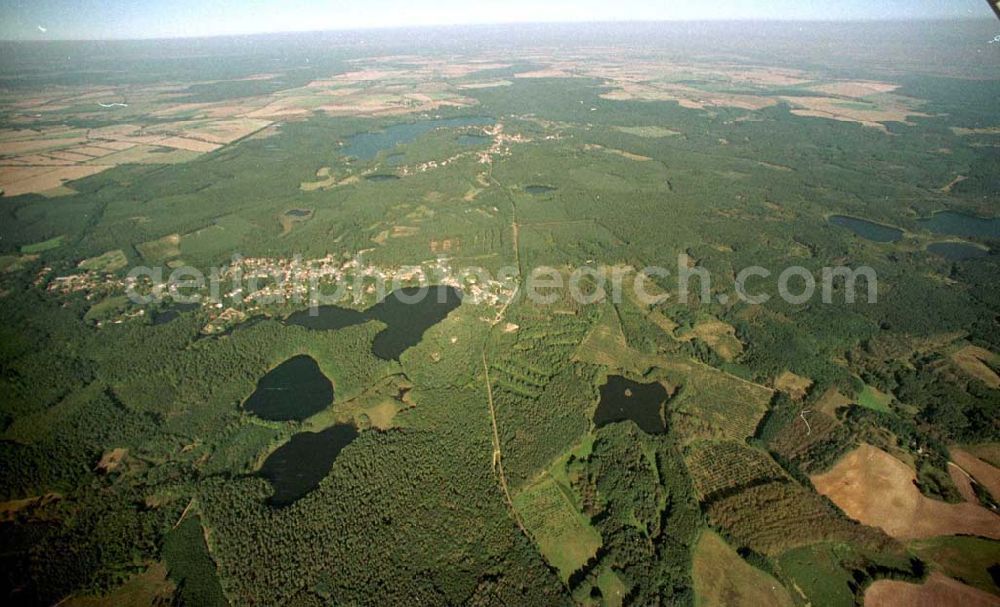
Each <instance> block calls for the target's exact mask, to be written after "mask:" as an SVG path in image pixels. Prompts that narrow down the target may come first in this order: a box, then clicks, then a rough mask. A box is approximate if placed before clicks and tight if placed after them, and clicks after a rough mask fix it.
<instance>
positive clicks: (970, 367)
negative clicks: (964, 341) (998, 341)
mask: <svg viewBox="0 0 1000 607" xmlns="http://www.w3.org/2000/svg"><path fill="white" fill-rule="evenodd" d="M951 360H952V362H954V363H955V365H956V366H957V367H958V368H959V369H961V370H962V371H964V372H966V373H967V374H969V375H970V376H972V377H974V378H976V379H978V380H979V381H981V382H983V383H984V384H986V385H987V386H988V387H990V388H992V389H994V390H997V389H1000V376H998V375H997V374H996V372H995V371H994V370H993V369H992V368H990V365H994V366H1000V356H998V355H996V354H994V353H993V352H990V351H989V350H987V349H986V348H980V347H978V346H965V347H964V348H962V349H961V350H959V351H957V352H955V353H954V354H952V355H951Z"/></svg>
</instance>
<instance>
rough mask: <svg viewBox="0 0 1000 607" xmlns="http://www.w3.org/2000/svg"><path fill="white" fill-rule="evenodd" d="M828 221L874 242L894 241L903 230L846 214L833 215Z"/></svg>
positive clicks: (899, 236)
mask: <svg viewBox="0 0 1000 607" xmlns="http://www.w3.org/2000/svg"><path fill="white" fill-rule="evenodd" d="M830 223H832V224H833V225H836V226H840V227H842V228H847V229H848V230H850V231H852V232H854V233H855V234H857V235H858V236H860V237H862V238H865V239H867V240H872V241H875V242H896V241H897V240H899V239H900V238H902V237H903V231H902V230H900V229H899V228H894V227H892V226H887V225H883V224H881V223H875V222H873V221H868V220H866V219H858V218H857V217H848V216H847V215H833V216H832V217H830Z"/></svg>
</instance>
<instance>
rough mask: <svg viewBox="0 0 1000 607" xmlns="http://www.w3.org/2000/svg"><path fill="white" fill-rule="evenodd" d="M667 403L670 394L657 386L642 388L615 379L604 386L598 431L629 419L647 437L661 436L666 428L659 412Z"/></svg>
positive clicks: (595, 420) (647, 385)
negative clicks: (652, 435)
mask: <svg viewBox="0 0 1000 607" xmlns="http://www.w3.org/2000/svg"><path fill="white" fill-rule="evenodd" d="M666 400H667V390H666V388H664V387H663V386H662V385H661V384H659V383H657V382H652V383H648V384H640V383H639V382H635V381H632V380H631V379H628V378H626V377H622V376H621V375H612V376H610V377H608V383H606V384H604V385H603V386H601V400H600V402H599V403H598V405H597V411H595V412H594V424H595V425H597V427H598V428H599V427H601V426H606V425H607V424H612V423H614V422H620V421H625V420H629V419H630V420H632V421H633V422H635V425H637V426H639V429H640V430H642V431H643V432H646V433H647V434H662V433H664V432H666V430H667V428H666V425H665V424H664V423H663V418H662V417H661V416H660V412H661V409H662V408H663V403H664V402H666Z"/></svg>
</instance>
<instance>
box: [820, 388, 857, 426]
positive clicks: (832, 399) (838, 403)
mask: <svg viewBox="0 0 1000 607" xmlns="http://www.w3.org/2000/svg"><path fill="white" fill-rule="evenodd" d="M852 404H854V401H852V400H851V399H849V398H847V397H846V396H844V395H843V394H841V393H840V390H837V389H836V388H829V389H828V390H827V391H826V392H824V393H823V396H820V397H819V400H818V401H816V410H817V411H820V412H822V413H825V414H827V415H829V416H830V417H832V418H834V419H836V417H837V409H840V408H841V407H847V406H850V405H852Z"/></svg>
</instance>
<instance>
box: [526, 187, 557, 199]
mask: <svg viewBox="0 0 1000 607" xmlns="http://www.w3.org/2000/svg"><path fill="white" fill-rule="evenodd" d="M557 189H558V188H554V187H552V186H550V185H526V186H524V191H525V192H527V193H529V194H533V195H535V196H541V195H542V194H548V193H549V192H555V191H556V190H557Z"/></svg>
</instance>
